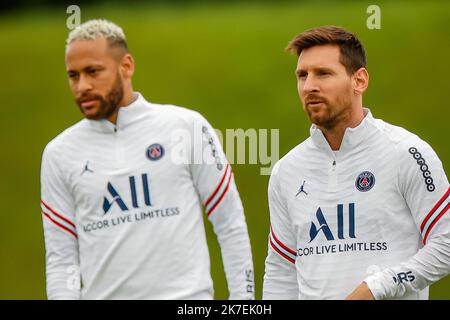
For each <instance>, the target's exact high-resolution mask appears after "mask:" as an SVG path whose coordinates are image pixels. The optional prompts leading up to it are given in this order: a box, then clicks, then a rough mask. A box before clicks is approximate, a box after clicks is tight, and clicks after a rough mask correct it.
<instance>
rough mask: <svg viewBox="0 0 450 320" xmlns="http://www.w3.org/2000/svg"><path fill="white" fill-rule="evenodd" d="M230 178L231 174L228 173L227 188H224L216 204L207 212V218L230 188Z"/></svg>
mask: <svg viewBox="0 0 450 320" xmlns="http://www.w3.org/2000/svg"><path fill="white" fill-rule="evenodd" d="M232 178H233V172H231V173H230V177H229V178H228V183H227V186H226V188H225V190H224V191H223V193H222V195H221V196H220V198H219V200H217V202H216V203H215V204H214V206H213V207H212V208H211V209H210V210H209V211H208V217H209V216H210V215H211V213H212V212H213V211H214V210H215V209H216V207H217V206H218V205H219V203H220V201H222V199H223V197H224V196H225V194H226V193H227V192H228V188H229V187H230V182H231V179H232Z"/></svg>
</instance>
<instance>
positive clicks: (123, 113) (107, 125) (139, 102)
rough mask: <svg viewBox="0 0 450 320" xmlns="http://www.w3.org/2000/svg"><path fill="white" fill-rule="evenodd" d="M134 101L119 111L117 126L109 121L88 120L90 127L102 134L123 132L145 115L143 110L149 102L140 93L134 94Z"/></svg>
mask: <svg viewBox="0 0 450 320" xmlns="http://www.w3.org/2000/svg"><path fill="white" fill-rule="evenodd" d="M133 96H134V97H135V99H134V101H133V102H132V103H130V104H129V105H126V106H122V107H120V108H119V110H118V114H117V122H116V124H114V123H112V122H110V121H109V120H107V119H101V120H89V119H87V120H88V122H89V125H90V126H91V127H93V128H94V129H95V130H99V131H101V132H106V133H109V132H116V131H117V130H122V129H124V128H125V127H126V126H128V125H129V124H131V123H133V122H134V121H136V120H138V119H139V117H140V116H142V115H143V112H142V110H143V109H144V108H146V107H147V103H148V102H147V101H146V100H145V99H144V97H143V96H142V95H141V94H140V93H139V92H134V93H133Z"/></svg>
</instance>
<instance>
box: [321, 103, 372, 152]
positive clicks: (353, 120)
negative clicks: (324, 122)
mask: <svg viewBox="0 0 450 320" xmlns="http://www.w3.org/2000/svg"><path fill="white" fill-rule="evenodd" d="M363 119H364V109H363V108H362V107H358V108H355V109H350V110H349V112H347V113H346V114H344V115H343V117H342V119H340V120H339V121H338V123H337V124H336V125H334V126H333V127H332V128H325V127H320V126H318V128H319V129H320V130H322V132H323V135H324V136H325V139H326V140H327V142H328V144H329V145H330V147H331V150H333V151H337V150H339V149H340V147H341V144H342V139H344V134H345V130H346V129H347V128H355V127H357V126H358V125H359V124H360V123H361V122H362V121H363Z"/></svg>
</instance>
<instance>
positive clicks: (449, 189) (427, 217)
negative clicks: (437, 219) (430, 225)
mask: <svg viewBox="0 0 450 320" xmlns="http://www.w3.org/2000/svg"><path fill="white" fill-rule="evenodd" d="M449 193H450V187H449V188H448V190H447V192H446V193H445V194H444V196H443V197H442V198H441V200H439V201H438V203H436V205H435V206H434V207H433V209H431V211H430V212H429V213H428V215H427V216H426V218H425V219H424V220H423V222H422V224H421V225H420V232H423V228H424V227H425V225H426V224H427V222H428V219H430V217H431V216H432V215H433V213H434V212H435V211H436V209H437V208H439V206H440V205H441V204H442V202H444V200H445V198H447V197H448V195H449Z"/></svg>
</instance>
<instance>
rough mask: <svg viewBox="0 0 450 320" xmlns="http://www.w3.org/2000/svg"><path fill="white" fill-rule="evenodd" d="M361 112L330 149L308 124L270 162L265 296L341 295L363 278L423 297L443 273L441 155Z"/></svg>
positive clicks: (446, 264) (449, 241) (449, 229)
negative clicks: (307, 132) (298, 139)
mask: <svg viewBox="0 0 450 320" xmlns="http://www.w3.org/2000/svg"><path fill="white" fill-rule="evenodd" d="M364 111H365V118H364V120H363V121H362V123H361V124H360V125H359V126H358V127H356V128H348V129H346V131H345V134H344V138H343V141H342V144H341V147H340V150H339V151H338V152H333V151H332V149H331V148H330V146H329V144H328V143H327V141H326V139H325V137H324V135H323V133H322V131H321V130H320V129H318V128H317V127H316V126H314V125H313V126H312V127H311V137H310V138H308V139H307V140H305V141H304V142H303V143H301V144H300V145H298V146H297V147H295V148H294V149H293V150H291V151H290V152H289V153H288V154H287V155H286V156H284V157H283V158H282V159H281V160H280V161H279V162H278V163H277V164H276V165H275V167H274V170H273V173H272V176H271V178H270V182H269V190H268V192H269V207H270V221H271V229H270V235H269V249H268V256H267V259H266V270H265V276H264V288H263V298H264V299H344V298H346V297H347V295H349V294H350V293H351V292H352V291H353V290H354V289H355V288H356V287H357V286H358V285H359V284H361V283H362V282H363V281H365V282H366V283H367V284H368V286H369V288H370V290H371V291H372V293H373V295H374V297H375V298H376V299H427V298H428V286H429V285H430V284H432V283H434V282H436V281H438V280H439V279H441V278H442V277H444V276H445V275H447V274H449V272H450V214H449V213H448V209H449V207H450V204H449V199H450V197H449V193H450V189H449V183H448V180H447V177H446V175H445V172H444V169H443V167H442V163H441V162H440V160H439V159H438V157H437V155H436V154H435V152H434V151H433V149H432V148H431V147H430V146H429V145H428V144H427V143H426V142H424V141H423V140H421V139H420V138H419V137H417V136H416V135H414V134H412V133H410V132H408V131H406V130H405V129H402V128H400V127H396V126H392V125H390V124H388V123H385V122H383V121H382V120H379V119H374V118H373V116H372V114H371V112H370V110H368V109H365V110H364Z"/></svg>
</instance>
